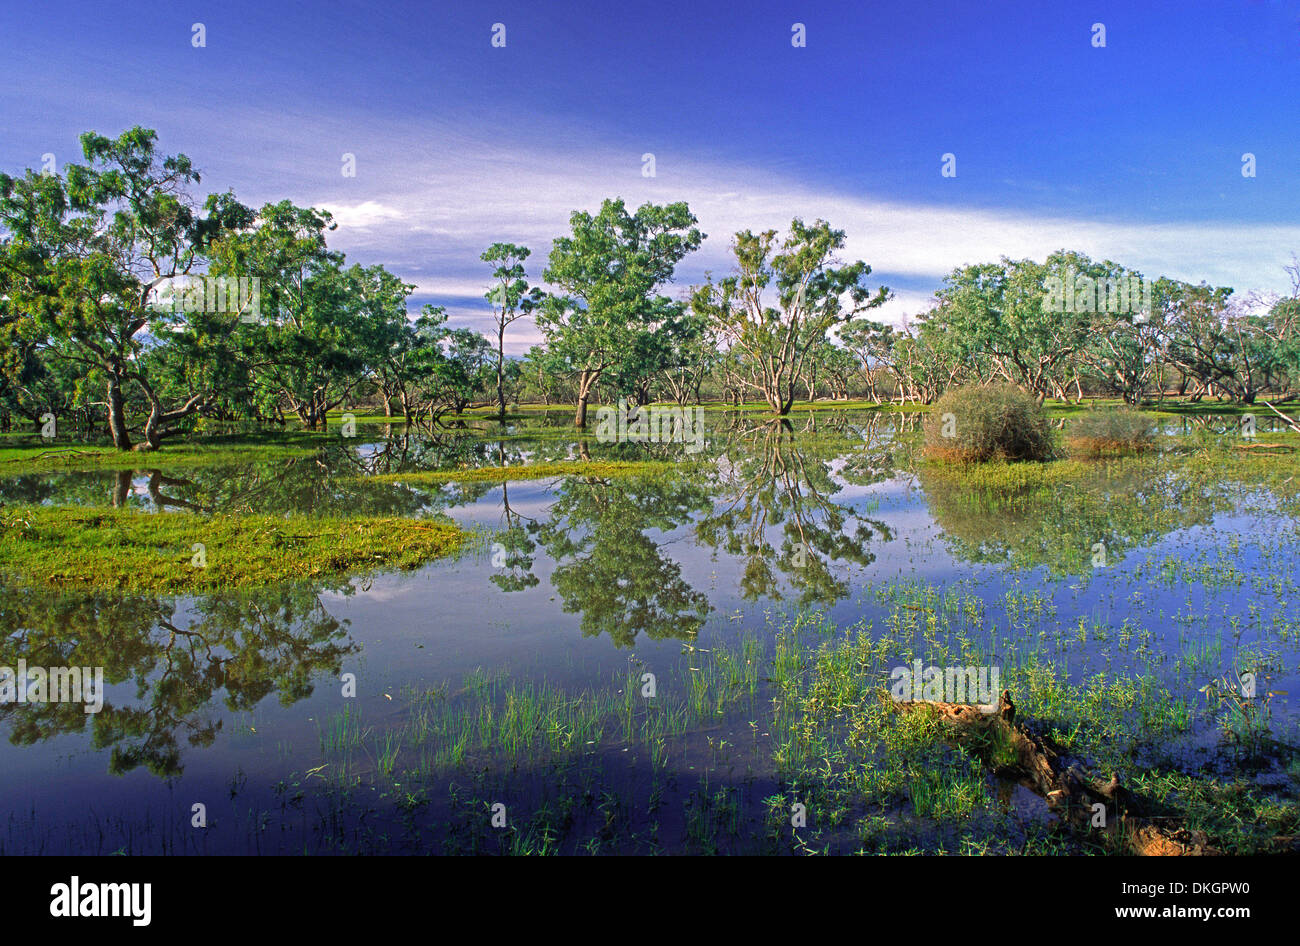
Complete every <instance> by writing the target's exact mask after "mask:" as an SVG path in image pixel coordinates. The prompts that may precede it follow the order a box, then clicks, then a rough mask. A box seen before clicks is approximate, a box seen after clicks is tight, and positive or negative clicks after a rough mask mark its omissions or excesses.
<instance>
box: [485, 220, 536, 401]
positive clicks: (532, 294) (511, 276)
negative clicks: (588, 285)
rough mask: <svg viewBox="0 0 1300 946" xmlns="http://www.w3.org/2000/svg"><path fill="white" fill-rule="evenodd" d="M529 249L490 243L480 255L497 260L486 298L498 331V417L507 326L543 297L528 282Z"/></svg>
mask: <svg viewBox="0 0 1300 946" xmlns="http://www.w3.org/2000/svg"><path fill="white" fill-rule="evenodd" d="M530 255H531V251H530V250H529V249H528V247H526V246H519V245H517V244H514V243H493V244H492V245H491V246H489V247H488V248H487V249H486V250H484V251H483V254H482V255H481V256H479V259H481V260H483V261H484V262H485V263H496V264H497V265H496V268H495V269H493V270H492V278H493V279H494V280H495V281H496V282H495V284H494V285H493V286H492V288H491V289H489V290H488V292H487V300H488V302H489V303H491V304H492V317H493V320H494V322H495V323H496V333H497V363H496V383H497V419H498V420H502V421H504V420H505V419H506V328H507V327H508V326H509V325H510V324H511V323H512V322H514V321H516V320H517V319H521V318H524V317H526V316H529V315H531V314H532V313H533V310H534V309H536V308H537V306H539V305H540V304H541V302H542V299H543V298H544V297H545V293H543V292H542V290H541V289H540V288H538V287H536V286H533V287H530V286H529V285H528V279H527V273H525V271H524V260H526V259H528V257H529V256H530Z"/></svg>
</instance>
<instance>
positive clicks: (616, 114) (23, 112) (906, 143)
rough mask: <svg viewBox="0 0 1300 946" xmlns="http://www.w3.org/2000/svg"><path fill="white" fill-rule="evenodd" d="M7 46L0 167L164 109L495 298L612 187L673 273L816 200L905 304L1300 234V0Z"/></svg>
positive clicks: (249, 181)
mask: <svg viewBox="0 0 1300 946" xmlns="http://www.w3.org/2000/svg"><path fill="white" fill-rule="evenodd" d="M110 8H111V9H110ZM194 23H202V24H203V25H204V27H205V28H206V46H205V47H204V48H195V47H194V46H193V45H192V43H191V35H192V24H194ZM495 23H502V24H504V25H505V27H506V45H505V47H504V48H494V47H493V46H492V45H491V36H492V27H493V24H495ZM794 23H803V24H805V27H806V34H807V46H806V47H805V48H795V47H793V46H792V45H791V36H792V32H791V27H792V24H794ZM1094 23H1103V24H1104V25H1105V28H1106V46H1105V48H1095V47H1094V46H1093V45H1092V35H1093V34H1092V24H1094ZM0 54H2V55H3V59H2V60H0V61H3V62H4V63H5V69H4V73H5V74H4V76H3V78H0V114H2V115H3V121H2V122H0V168H2V169H3V170H6V171H10V172H14V171H21V170H22V169H23V168H25V167H29V166H31V167H37V166H39V165H40V163H41V160H42V155H44V154H46V153H53V154H54V155H55V157H56V160H57V161H58V163H59V166H60V167H62V166H63V164H64V163H66V162H68V161H75V160H79V158H80V155H79V153H78V147H77V136H78V135H79V134H80V133H81V132H82V131H85V130H87V129H94V130H96V131H100V132H103V133H115V132H118V131H120V130H122V129H123V128H126V127H129V126H131V125H134V124H142V125H145V126H148V127H152V128H155V129H156V130H157V131H158V133H159V137H160V145H161V147H162V148H163V149H164V150H165V151H167V152H176V151H182V152H185V153H186V154H188V155H189V156H190V157H191V158H192V159H193V160H194V161H195V163H196V165H197V166H198V167H199V168H200V169H201V170H202V171H203V174H204V179H203V187H204V189H205V190H206V189H212V190H225V189H227V188H231V189H233V190H234V191H235V193H236V194H237V195H238V196H239V197H240V198H241V199H243V200H244V201H245V202H248V203H253V204H258V203H261V202H263V201H266V200H278V199H281V198H286V197H287V198H289V199H292V200H294V201H295V202H297V203H300V204H313V205H316V206H326V207H328V208H330V209H331V210H333V211H334V212H335V213H336V215H337V217H338V219H339V221H340V228H339V230H338V231H337V232H336V234H335V235H334V238H333V240H332V244H333V245H334V246H336V247H337V248H339V249H342V250H345V251H346V252H347V253H348V255H349V258H350V259H355V260H357V261H359V262H363V263H367V264H369V263H376V262H382V263H385V264H386V265H388V266H389V267H390V268H391V269H393V270H394V271H395V272H397V273H398V274H399V275H401V276H403V277H405V278H407V279H408V280H410V281H412V282H414V283H416V284H417V285H418V286H419V290H418V292H417V294H416V296H415V297H414V303H415V304H416V305H418V304H420V303H423V302H427V301H433V302H439V303H443V304H447V305H448V306H449V308H450V309H451V311H452V312H453V315H454V316H455V319H456V321H458V322H460V323H462V324H474V325H476V326H478V327H480V328H482V327H485V325H486V321H485V318H486V309H485V306H486V303H483V302H482V300H481V297H480V293H481V291H482V287H481V284H482V283H483V282H484V277H485V276H486V273H487V267H486V264H483V263H481V262H480V261H479V260H478V254H479V253H480V252H481V251H482V249H483V248H484V247H485V246H486V245H487V244H488V243H490V242H492V241H494V240H511V241H515V242H523V243H526V244H528V245H529V246H531V247H532V248H533V250H534V255H533V258H532V259H531V260H530V267H529V269H530V273H532V274H533V275H535V276H540V272H541V269H542V268H543V266H544V258H545V255H546V252H547V250H548V249H549V241H550V239H551V238H553V237H554V236H556V235H559V234H560V233H563V232H564V230H565V229H566V226H567V218H568V213H569V212H570V211H571V210H573V209H575V208H579V207H581V208H584V209H594V208H595V207H597V206H598V205H599V202H600V200H601V198H603V197H607V196H616V195H618V196H623V197H624V198H625V199H627V200H628V201H629V202H630V203H632V204H637V203H640V202H642V201H644V200H655V201H668V200H687V201H688V202H689V203H690V204H691V207H692V209H694V210H695V212H696V213H697V215H698V216H699V217H700V220H701V226H702V228H703V229H704V230H705V232H706V233H707V234H708V235H709V238H708V239H707V240H706V242H705V245H704V247H703V248H702V249H701V251H700V252H699V253H698V254H696V255H695V256H694V257H693V258H691V259H689V260H688V261H687V262H686V263H684V264H683V266H682V267H681V269H680V270H679V275H680V283H681V288H683V289H684V287H685V285H686V284H688V283H689V282H691V281H698V280H699V279H700V278H702V276H703V274H704V272H705V271H706V270H712V271H713V272H715V273H720V272H723V271H724V270H725V269H726V268H727V245H728V241H729V238H730V234H731V233H733V232H734V231H735V230H736V229H739V228H741V227H754V228H759V227H778V228H779V227H782V226H784V225H786V224H788V222H789V220H790V218H791V217H792V216H795V215H800V216H803V217H805V218H808V219H812V218H815V217H818V216H822V217H825V218H826V219H828V220H830V221H831V223H832V224H834V225H835V226H837V227H840V228H842V229H844V230H846V231H847V234H848V247H847V249H846V254H845V255H846V256H851V257H853V258H863V259H866V260H867V262H869V263H871V264H872V266H873V267H874V269H875V275H876V276H877V277H879V279H880V281H882V282H884V283H886V284H887V285H889V286H890V287H892V288H894V289H895V290H896V293H897V298H896V299H895V300H894V301H893V302H892V303H891V304H890V306H889V308H888V310H887V315H888V317H889V318H891V319H894V320H897V319H899V318H901V317H903V316H905V315H908V314H914V313H916V312H917V311H919V310H920V309H922V308H924V306H925V304H926V299H927V297H928V296H929V294H930V292H932V291H933V289H935V288H936V287H937V286H938V285H939V283H940V281H941V279H942V276H943V274H944V273H945V272H947V271H948V270H950V269H951V268H952V267H954V266H957V265H961V264H963V263H973V262H979V261H982V260H990V259H996V258H997V257H999V256H1001V255H1003V254H1006V255H1011V256H1014V257H1022V256H1033V257H1036V258H1042V257H1043V256H1045V255H1046V254H1047V253H1048V252H1050V251H1051V250H1053V249H1056V248H1059V247H1067V248H1070V249H1079V250H1082V251H1084V252H1088V253H1090V254H1091V255H1093V256H1098V257H1109V258H1112V259H1116V260H1118V261H1119V262H1122V263H1125V264H1127V265H1130V266H1134V267H1136V268H1138V269H1140V270H1141V271H1143V272H1144V273H1146V274H1147V275H1151V276H1155V275H1169V276H1175V277H1178V278H1184V279H1189V280H1192V281H1197V282H1199V281H1201V280H1202V279H1204V280H1207V281H1210V282H1213V283H1216V284H1224V285H1231V286H1234V287H1236V288H1237V290H1238V291H1239V292H1245V291H1247V290H1249V289H1253V288H1258V289H1264V290H1274V291H1285V290H1287V289H1288V283H1287V280H1286V276H1285V274H1284V272H1283V270H1282V266H1283V265H1284V264H1285V263H1287V262H1288V261H1289V260H1290V256H1291V253H1292V251H1293V250H1294V251H1296V252H1300V215H1298V214H1297V211H1298V210H1300V121H1298V119H1300V95H1298V94H1297V93H1298V92H1300V3H1296V2H1280V0H1274V2H1270V0H1258V2H1245V0H1219V2H1214V3H1195V2H1192V3H1057V2H1051V0H1037V2H1026V3H997V2H993V3H924V2H902V3H895V2H879V0H873V2H871V3H861V2H856V3H811V2H802V3H799V2H787V3H763V2H757V3H707V2H699V0H697V2H694V3H673V2H656V3H626V4H621V3H620V4H615V3H603V4H598V3H565V2H559V0H553V2H545V3H539V2H536V0H534V2H530V3H479V2H476V0H465V2H458V3H435V2H422V3H389V4H382V3H366V4H362V3H313V4H306V3H275V2H270V0H264V2H259V3H245V2H242V0H236V2H221V3H216V2H191V3H186V2H174V0H173V2H167V3H124V4H106V3H102V2H100V3H60V2H52V3H45V4H42V5H41V6H40V8H39V9H36V8H29V7H25V6H22V7H20V6H19V5H17V4H7V5H5V7H4V8H3V10H2V11H0ZM1246 152H1250V153H1252V154H1254V155H1255V157H1256V162H1257V176H1256V177H1255V178H1253V179H1248V178H1244V177H1243V176H1242V174H1241V166H1242V155H1243V153H1246ZM344 153H351V154H354V155H355V156H356V176H355V177H351V178H346V177H344V176H343V175H342V173H341V167H342V155H343V154H344ZM645 153H653V154H654V155H655V172H656V174H655V177H653V178H647V177H644V176H643V174H642V155H643V154H645ZM945 153H952V154H954V155H955V156H956V167H957V176H956V177H955V178H944V177H942V176H941V174H940V166H941V156H942V155H943V154H945ZM533 341H536V336H535V333H534V332H533V330H532V328H531V327H530V326H525V327H522V328H521V329H520V330H519V331H518V332H517V333H514V344H513V345H512V347H513V348H514V349H515V350H516V351H519V350H522V348H524V347H526V345H527V344H529V343H531V342H533Z"/></svg>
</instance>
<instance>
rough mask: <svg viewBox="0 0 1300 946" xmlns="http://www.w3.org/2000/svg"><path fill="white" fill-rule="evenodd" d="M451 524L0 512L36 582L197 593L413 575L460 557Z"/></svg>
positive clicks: (14, 558)
mask: <svg viewBox="0 0 1300 946" xmlns="http://www.w3.org/2000/svg"><path fill="white" fill-rule="evenodd" d="M466 537H467V535H466V533H465V532H463V531H462V530H460V529H459V528H458V527H456V526H454V525H450V524H447V523H442V522H433V521H428V520H416V519H403V518H355V519H321V518H309V517H306V516H290V517H287V518H284V517H277V516H226V515H217V516H211V517H203V516H193V515H185V514H180V513H177V514H148V513H137V512H129V511H125V510H116V509H108V508H99V509H96V508H57V507H45V506H9V507H6V508H4V509H3V510H0V562H3V566H0V567H3V568H4V569H5V570H7V571H9V572H11V573H16V574H17V575H18V576H20V577H21V578H22V579H23V580H24V581H27V582H31V583H34V584H42V585H55V586H71V587H78V588H88V589H89V588H100V589H118V590H123V591H157V592H192V591H208V590H219V589H223V588H229V587H232V586H236V585H267V584H274V583H276V582H281V581H288V580H291V579H296V578H303V577H310V576H313V575H338V574H347V575H351V574H364V573H368V572H372V571H377V570H384V569H400V568H415V567H418V566H420V565H423V564H425V563H426V562H429V561H432V560H434V559H437V558H441V557H444V556H447V555H451V554H453V553H455V552H457V551H458V550H459V549H460V547H461V546H462V544H463V543H464V541H465V540H466Z"/></svg>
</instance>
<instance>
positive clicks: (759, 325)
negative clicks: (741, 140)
mask: <svg viewBox="0 0 1300 946" xmlns="http://www.w3.org/2000/svg"><path fill="white" fill-rule="evenodd" d="M843 246H844V231H843V230H832V229H831V226H830V224H828V223H827V222H826V221H824V220H818V221H817V222H815V223H814V224H812V225H811V226H806V225H805V224H804V222H803V221H802V220H800V219H798V218H795V219H794V220H793V221H792V222H791V224H790V232H789V234H788V235H787V236H786V237H785V238H784V239H783V240H781V241H780V242H778V240H777V233H776V231H775V230H766V231H764V232H762V233H758V234H755V233H753V232H751V231H749V230H743V231H741V232H739V233H737V234H736V237H735V241H734V242H733V244H732V252H733V253H734V255H735V257H736V271H735V273H734V274H733V275H730V276H727V277H725V278H724V279H722V280H721V281H720V282H718V283H716V284H715V283H714V282H713V281H712V280H709V281H708V282H707V283H706V284H705V285H704V286H701V287H700V288H699V289H698V290H696V292H695V294H694V296H693V298H692V305H693V307H694V308H695V311H696V312H699V313H702V314H705V315H707V316H708V317H709V318H710V319H711V320H712V321H713V323H714V324H715V325H716V326H717V327H718V331H719V334H720V335H721V336H722V338H723V339H724V341H725V342H726V344H727V345H728V347H729V348H730V350H731V351H732V352H733V353H734V354H735V355H736V356H737V357H738V358H739V359H740V361H741V363H742V364H743V365H744V366H745V368H746V369H747V370H748V377H747V378H745V379H744V383H745V384H747V385H748V386H749V387H750V388H752V389H754V390H757V391H758V392H759V393H760V394H761V395H762V396H763V399H764V400H765V401H766V402H767V405H768V407H770V408H771V409H772V411H773V412H774V413H775V414H777V415H779V416H782V417H784V416H785V415H787V414H789V413H790V408H791V407H792V406H793V405H794V395H795V385H796V383H797V382H798V380H799V378H800V376H801V375H802V373H803V370H804V363H805V361H806V359H807V358H808V355H809V352H810V351H811V350H812V349H813V348H814V347H815V346H818V345H820V344H823V343H824V341H825V338H826V333H827V331H829V330H830V329H831V328H832V327H833V326H835V325H836V324H838V323H840V322H843V321H846V320H848V319H850V318H853V317H854V316H857V315H859V314H861V313H862V312H865V311H867V310H869V309H873V308H875V307H877V306H879V305H881V304H883V303H884V302H885V301H886V300H887V299H888V298H889V290H888V289H886V288H885V287H883V286H882V287H880V288H879V289H877V290H876V291H875V292H874V293H873V292H871V291H870V290H868V289H867V288H866V286H864V285H863V282H862V281H863V280H864V279H865V278H866V277H867V276H868V275H870V273H871V267H870V266H868V265H867V264H866V263H864V262H862V261H861V260H859V261H857V262H854V263H849V264H847V265H843V266H841V265H837V263H838V261H837V260H836V259H835V256H834V254H835V251H836V250H838V249H841V248H842V247H843ZM846 298H847V302H846V301H845V300H846ZM773 303H775V305H774V304H773Z"/></svg>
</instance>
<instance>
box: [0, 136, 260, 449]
mask: <svg viewBox="0 0 1300 946" xmlns="http://www.w3.org/2000/svg"><path fill="white" fill-rule="evenodd" d="M156 141H157V135H156V134H155V132H153V131H152V130H150V129H147V128H141V127H138V126H137V127H135V128H132V129H130V130H129V131H126V132H123V133H122V134H121V135H120V136H118V137H117V138H108V137H105V136H104V135H99V134H96V133H95V132H86V133H85V134H83V135H82V136H81V148H82V154H83V155H84V157H85V160H86V162H87V163H86V164H85V165H80V164H71V165H69V166H68V168H67V171H66V175H64V176H60V175H57V174H53V173H41V174H37V173H35V172H33V171H32V170H30V169H29V170H28V171H27V173H26V174H25V175H24V176H23V177H21V178H15V177H11V176H9V175H0V229H2V230H3V231H4V236H3V237H0V269H3V270H4V271H5V272H6V292H5V296H6V298H5V299H4V301H3V305H4V309H5V312H6V313H7V315H8V317H10V318H13V319H16V320H17V322H18V323H19V324H18V327H17V331H18V333H19V334H20V335H21V336H22V337H23V338H25V339H27V340H28V341H29V342H33V343H35V344H36V346H37V348H38V350H39V351H40V352H41V354H42V355H43V356H45V357H49V358H52V359H56V360H59V361H63V362H68V363H72V364H75V365H77V366H78V367H79V368H80V369H81V370H82V371H83V372H87V373H89V372H94V373H96V374H98V375H100V376H101V377H102V379H103V383H104V385H105V396H106V399H105V404H106V407H107V413H108V426H109V431H110V433H111V435H112V438H113V443H114V445H115V446H117V447H118V448H119V449H122V450H127V449H130V448H131V446H132V437H131V429H130V425H129V422H128V416H127V410H126V403H127V396H128V394H129V393H130V391H129V390H128V389H132V390H134V391H135V393H137V394H140V395H143V398H144V400H145V401H146V403H147V409H148V417H147V419H146V421H145V426H144V436H145V442H144V443H143V444H141V446H142V447H145V448H152V447H156V446H157V445H158V442H159V439H160V438H161V437H162V436H163V435H164V434H165V433H166V432H167V431H168V429H169V426H170V425H171V424H173V423H175V422H177V421H179V420H181V419H183V418H186V417H188V416H190V415H192V414H194V413H196V412H197V411H199V410H200V409H202V408H203V407H204V406H205V404H207V403H208V402H209V401H210V400H211V398H212V397H213V392H212V391H211V390H210V389H208V388H206V387H201V388H200V389H199V390H195V391H191V392H187V394H186V396H184V398H183V400H182V401H181V402H180V403H179V404H177V403H172V404H168V403H165V401H164V398H165V392H164V391H161V390H159V388H158V387H156V386H155V384H154V383H153V381H152V379H151V376H150V373H149V370H148V366H147V364H146V363H145V360H144V359H143V358H142V357H141V356H142V353H143V352H144V350H145V349H146V348H147V347H148V345H149V338H150V335H149V333H147V332H146V329H147V328H148V327H150V326H151V325H160V324H161V325H166V326H167V327H168V329H169V331H170V332H171V334H172V335H173V336H178V335H180V334H182V333H189V334H190V335H191V336H192V337H195V338H199V337H202V338H206V339H207V340H208V341H209V342H211V343H213V344H220V343H221V340H222V339H224V338H225V337H226V336H227V335H228V333H229V326H228V325H226V324H225V322H226V321H227V320H226V319H225V318H224V317H214V313H211V312H207V311H204V310H203V307H199V309H198V310H197V311H184V312H181V311H176V312H170V313H167V314H166V317H165V318H164V317H161V316H160V314H159V312H158V310H157V308H156V305H155V302H156V291H155V288H156V287H157V286H159V285H160V284H164V283H168V282H170V281H172V280H175V279H177V278H178V277H181V278H183V277H187V276H189V275H190V274H192V273H196V272H198V271H199V268H200V267H201V265H202V263H203V260H204V257H205V255H206V253H207V251H208V248H209V246H210V245H211V243H212V241H213V240H214V238H216V237H219V236H220V235H221V234H223V233H225V232H227V231H230V230H237V229H239V228H240V227H243V226H246V225H247V224H248V223H249V221H250V219H251V211H249V210H248V208H246V207H243V206H242V205H240V204H239V203H238V201H236V200H235V199H234V197H233V195H230V194H220V195H216V194H214V195H210V196H209V197H208V198H207V199H206V201H205V202H204V204H203V206H202V207H200V206H199V205H198V204H197V202H196V200H195V199H194V198H193V197H192V196H191V194H190V188H191V186H192V185H195V184H198V183H199V181H200V178H199V173H198V171H196V170H195V169H194V167H193V165H192V164H191V162H190V159H189V158H188V157H186V156H185V155H183V154H177V155H169V156H162V155H159V154H158V153H157V151H156ZM186 308H187V310H189V309H190V307H188V306H187V307H186Z"/></svg>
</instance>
